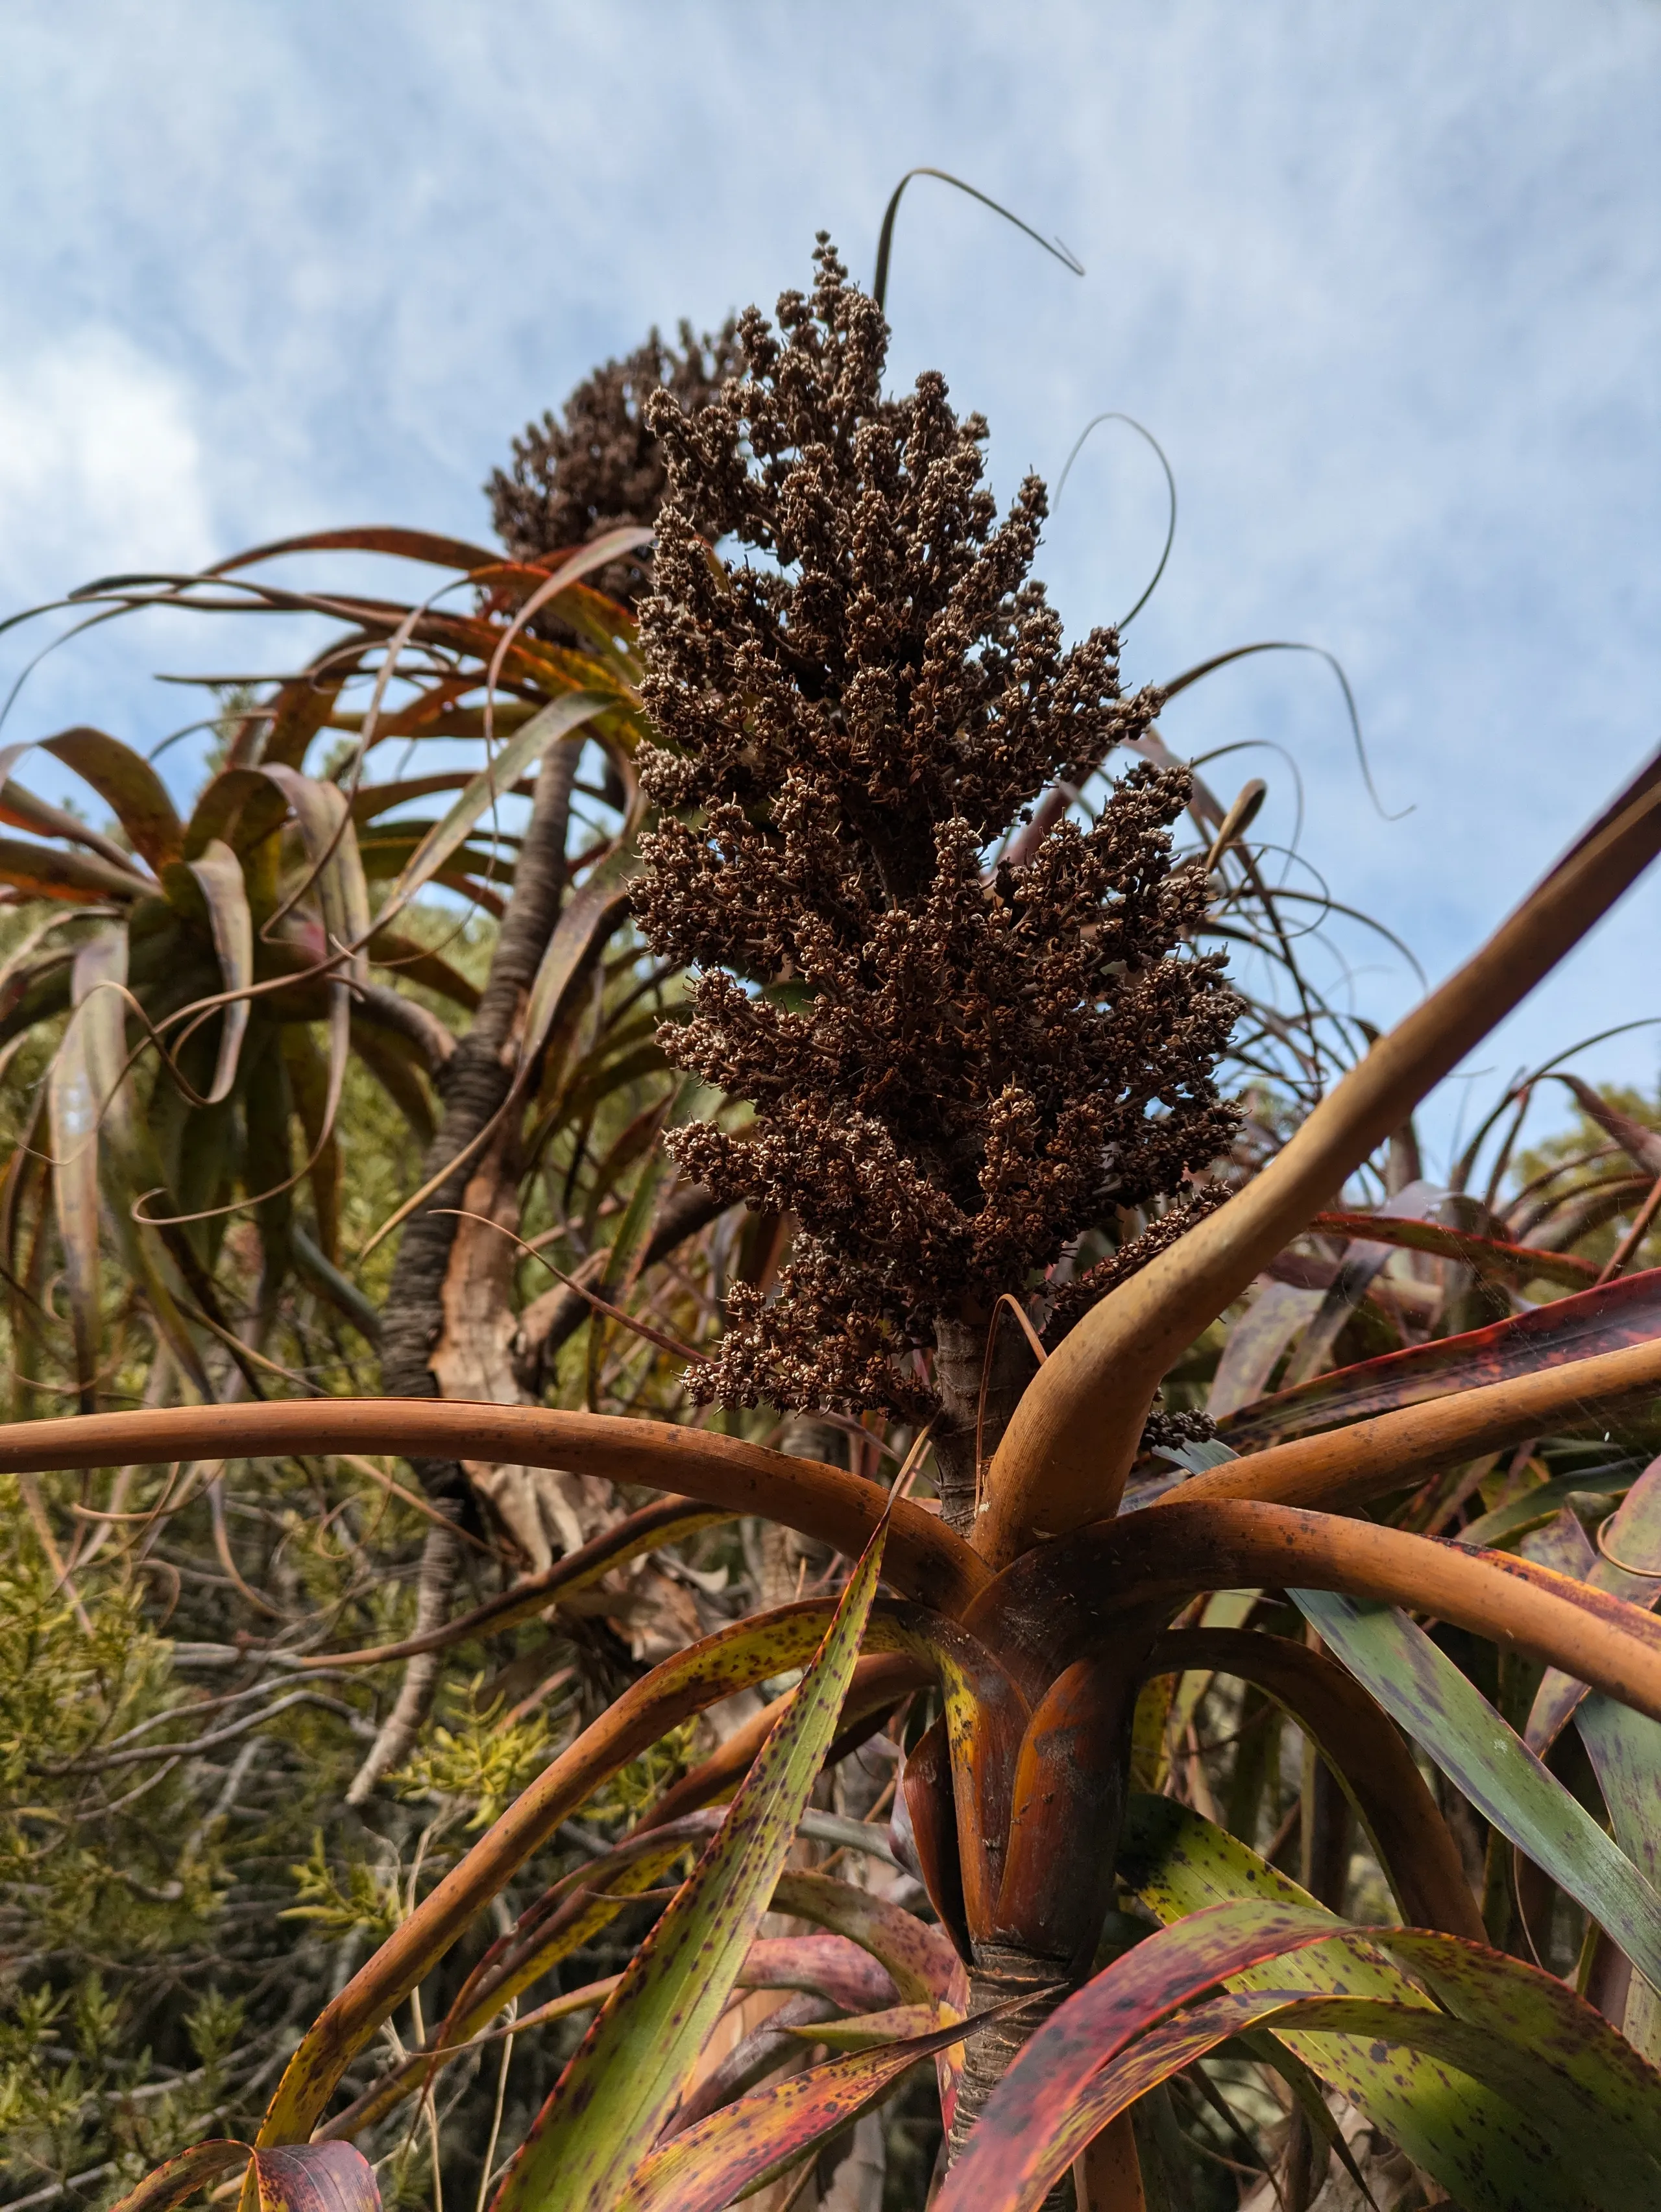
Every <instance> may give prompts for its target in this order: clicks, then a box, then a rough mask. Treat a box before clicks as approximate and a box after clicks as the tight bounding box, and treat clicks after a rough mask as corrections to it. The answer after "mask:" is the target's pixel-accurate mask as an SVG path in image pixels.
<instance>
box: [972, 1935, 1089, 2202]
mask: <svg viewBox="0 0 1661 2212" xmlns="http://www.w3.org/2000/svg"><path fill="white" fill-rule="evenodd" d="M1071 1976H1072V1967H1071V1966H1070V1963H1069V1962H1068V1960H1065V1959H1043V1958H1039V1957H1037V1955H1035V1954H1033V1953H1032V1952H1031V1951H1023V1950H1018V1949H1017V1948H1015V1947H1014V1946H1013V1944H1006V1943H982V1944H978V1945H977V1947H976V1951H975V1958H974V1962H973V1964H972V1965H971V1966H970V1970H969V2009H970V2013H977V2012H984V2011H985V2010H986V2009H987V2008H988V2007H989V2006H990V2005H996V2004H1002V2003H1004V2002H1006V2001H1007V1999H1008V1998H1010V1997H1013V1996H1019V1995H1020V1993H1021V1992H1022V1991H1023V1990H1030V1991H1031V2001H1030V2002H1028V2003H1026V2004H1024V2005H1023V2006H1021V2008H1019V2011H1016V2012H1009V2013H1005V2014H1004V2015H1003V2016H1002V2018H1001V2019H1000V2020H995V2021H988V2023H987V2025H986V2026H985V2027H983V2028H979V2029H977V2031H976V2033H974V2034H973V2035H971V2036H970V2038H969V2039H968V2041H967V2043H966V2044H965V2045H964V2065H963V2079H962V2080H961V2081H959V2083H958V2109H957V2112H956V2113H955V2114H954V2115H953V2118H952V2135H951V2141H950V2145H949V2148H948V2153H947V2155H948V2158H949V2159H950V2160H956V2159H957V2158H958V2154H960V2153H961V2151H962V2149H963V2147H964V2143H965V2142H966V2141H967V2140H968V2137H969V2132H970V2129H971V2128H972V2127H973V2126H974V2124H975V2123H976V2121H977V2119H979V2118H980V2116H981V2114H982V2112H983V2111H984V2110H985V2108H986V2103H987V2100H988V2099H989V2097H990V2096H991V2094H992V2092H993V2091H994V2090H995V2088H996V2087H997V2086H998V2084H999V2082H1000V2081H1002V2079H1003V2077H1004V2075H1006V2074H1007V2072H1008V2071H1009V2069H1010V2067H1011V2066H1012V2065H1013V2063H1014V2062H1015V2060H1016V2058H1017V2057H1019V2053H1020V2051H1022V2049H1023V2048H1024V2046H1025V2044H1026V2043H1027V2042H1028V2040H1029V2039H1031V2037H1032V2036H1033V2035H1035V2034H1036V2033H1037V2031H1038V2029H1039V2028H1041V2027H1043V2023H1044V2022H1045V2021H1047V2020H1048V2019H1049V2017H1050V2014H1051V2013H1053V2012H1054V2011H1055V2009H1056V2006H1057V2005H1059V2004H1060V2003H1061V2002H1062V1998H1063V1997H1065V1996H1068V1995H1069V1994H1070V1992H1071V1989H1072V1986H1073V1984H1072V1980H1071ZM1074 2201H1075V2199H1074V2191H1073V2183H1072V2180H1071V2179H1070V2177H1063V2179H1062V2180H1060V2181H1058V2182H1057V2183H1056V2185H1055V2187H1054V2188H1053V2189H1052V2190H1051V2191H1050V2193H1049V2195H1048V2196H1047V2197H1045V2198H1044V2200H1043V2212H1062V2209H1063V2208H1064V2207H1071V2206H1072V2205H1073V2203H1074Z"/></svg>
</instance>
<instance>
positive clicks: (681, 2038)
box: [497, 1530, 885, 2212]
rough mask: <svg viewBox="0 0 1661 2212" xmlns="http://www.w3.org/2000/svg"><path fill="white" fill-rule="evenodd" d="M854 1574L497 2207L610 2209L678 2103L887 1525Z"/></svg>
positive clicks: (819, 1756) (516, 2210)
mask: <svg viewBox="0 0 1661 2212" xmlns="http://www.w3.org/2000/svg"><path fill="white" fill-rule="evenodd" d="M884 1534H885V1530H884V1531H879V1534H878V1535H877V1536H876V1537H875V1538H873V1541H872V1543H871V1546H870V1547H869V1548H868V1550H867V1553H866V1555H865V1557H864V1559H862V1560H861V1562H860V1565H859V1566H858V1568H857V1569H856V1570H855V1574H854V1576H853V1577H852V1578H851V1580H850V1581H849V1585H848V1588H847V1590H846V1591H845V1593H844V1594H843V1601H842V1603H841V1604H840V1606H839V1607H837V1614H836V1618H835V1620H833V1621H832V1623H831V1629H830V1632H829V1633H828V1635H827V1636H826V1637H825V1639H824V1644H823V1646H822V1647H821V1649H820V1650H819V1653H818V1656H817V1657H816V1658H815V1660H814V1661H813V1663H812V1666H811V1667H810V1668H808V1670H807V1672H806V1674H805V1675H804V1676H803V1678H802V1680H801V1683H800V1687H799V1688H798V1690H797V1692H796V1696H795V1699H794V1702H793V1704H792V1705H791V1707H790V1710H789V1711H788V1713H787V1714H786V1715H785V1716H784V1717H783V1719H782V1720H781V1721H780V1723H779V1724H778V1726H777V1727H776V1729H774V1731H773V1734H772V1735H771V1736H770V1738H769V1739H768V1741H767V1745H766V1747H765V1748H764V1750H763V1752H762V1753H761V1754H760V1756H759V1757H758V1758H757V1760H756V1763H755V1765H753V1766H752V1767H751V1771H750V1773H749V1774H748V1776H747V1777H746V1778H745V1781H744V1783H743V1784H742V1785H741V1786H740V1788H739V1791H738V1794H737V1795H736V1796H735V1797H734V1798H733V1802H732V1805H731V1807H730V1808H729V1810H728V1813H727V1819H726V1820H725V1821H724V1822H723V1823H722V1825H721V1832H720V1833H719V1834H718V1835H717V1836H716V1837H715V1839H714V1841H713V1842H712V1843H711V1844H710V1845H709V1849H708V1850H707V1851H706V1852H705V1853H704V1856H703V1859H702V1860H701V1861H700V1863H699V1864H698V1867H697V1870H696V1872H695V1873H694V1874H693V1875H692V1876H691V1879H690V1880H689V1881H687V1882H686V1883H685V1884H684V1885H683V1887H681V1889H680V1890H679V1891H678V1893H677V1894H676V1896H675V1898H674V1899H673V1900H672V1902H671V1904H670V1905H669V1906H668V1908H667V1910H666V1911H665V1913H664V1915H663V1917H662V1918H661V1919H660V1921H659V1922H658V1923H657V1925H656V1927H655V1928H654V1929H653V1931H652V1933H651V1935H650V1936H648V1939H647V1941H646V1942H645V1943H644V1944H643V1945H642V1948H641V1949H640V1950H639V1951H638V1952H636V1954H635V1957H634V1958H633V1959H632V1960H630V1965H629V1966H628V1968H627V1970H626V1972H624V1978H623V1980H622V1982H621V1984H619V1986H618V1989H617V1990H616V1992H615V1993H614V1994H613V1996H611V1998H610V1999H609V2000H608V2002H607V2003H606V2005H605V2009H604V2010H603V2011H602V2012H601V2014H600V2015H599V2019H598V2020H596V2021H595V2022H594V2024H593V2027H591V2028H590V2029H589V2031H588V2033H587V2036H586V2037H585V2038H584V2039H583V2042H582V2044H581V2047H580V2048H579V2049H578V2051H577V2053H576V2055H575V2057H574V2058H573V2059H572V2060H571V2063H570V2064H569V2066H568V2067H567V2069H566V2070H565V2072H564V2074H563V2075H562V2076H561V2078H560V2081H559V2084H558V2086H557V2088H556V2089H555V2091H554V2093H553V2095H552V2096H551V2099H550V2100H549V2102H548V2104H547V2106H545V2108H544V2111H543V2113H542V2115H541V2117H540V2118H539V2119H538V2122H537V2124H536V2125H535V2127H534V2128H533V2129H532V2132H531V2135H530V2136H529V2137H528V2139H527V2140H526V2143H525V2145H524V2147H523V2148H522V2149H521V2150H520V2153H519V2154H518V2156H517V2157H516V2158H515V2160H514V2164H513V2166H511V2168H510V2169H509V2171H508V2178H507V2179H506V2180H505V2181H504V2182H503V2184H502V2191H501V2193H500V2195H499V2197H498V2198H497V2207H498V2212H532V2208H538V2207H540V2206H542V2205H545V2204H548V2205H557V2206H558V2207H559V2208H560V2212H579V2208H581V2212H610V2208H611V2206H612V2205H613V2203H615V2200H616V2198H617V2196H618V2192H619V2191H620V2190H621V2189H623V2188H624V2186H625V2185H626V2184H627V2183H628V2181H629V2179H630V2176H631V2175H632V2174H633V2173H634V2172H635V2171H636V2168H637V2167H638V2166H639V2165H640V2164H641V2161H642V2159H643V2157H644V2156H645V2155H646V2154H647V2153H648V2151H649V2149H650V2148H651V2145H652V2144H653V2142H654V2141H655V2140H656V2138H657V2136H658V2133H659V2131H660V2129H661V2127H662V2125H663V2124H664V2122H665V2121H666V2119H667V2118H668V2117H669V2114H670V2112H672V2110H673V2108H674V2106H675V2103H676V2101H677V2100H678V2097H679V2096H680V2094H681V2092H682V2090H683V2089H684V2086H685V2083H686V2081H687V2080H688V2079H689V2077H690V2075H691V2071H692V2069H693V2067H694V2065H695V2064H696V2063H697V2057H698V2053H699V2051H701V2050H702V2049H703V2044H704V2042H705V2041H706V2039H708V2036H709V2032H710V2030H711V2029H712V2028H713V2027H714V2026H715V2022H716V2021H717V2020H718V2019H719V2018H720V2016H721V2011H722V2008H724V2006H725V2004H726V2002H727V1996H728V1995H729V1993H730V1991H731V1990H732V1988H733V1983H734V1981H735V1979H736V1978H737V1975H738V1972H739V1967H740V1966H742V1964H743V1960H744V1955H745V1952H746V1950H747V1949H748V1948H749V1945H750V1942H751V1937H752V1936H755V1935H756V1934H757V1931H758V1929H759V1928H760V1925H761V1922H762V1918H763V1917H764V1914H765V1913H766V1911H768V1909H769V1906H770V1903H771V1900H772V1896H773V1890H774V1886H775V1884H776V1881H777V1879H778V1876H779V1874H780V1871H781V1869H782V1867H783V1864H784V1860H785V1857H786V1854H787V1853H788V1850H789V1848H790V1844H791V1842H792V1840H793V1839H794V1834H795V1829H796V1823H797V1821H798V1820H800V1817H801V1814H802V1813H803V1811H804V1809H805V1808H806V1804H807V1800H808V1797H809V1796H810V1794H811V1792H812V1787H813V1784H814V1782H815V1780H816V1779H817V1778H818V1771H819V1765H820V1762H821V1761H822V1760H823V1759H824V1753H825V1752H826V1751H827V1750H828V1749H829V1747H830V1745H831V1739H832V1737H833V1735H835V1732H836V1726H837V1717H838V1716H839V1714H840V1712H841V1710H842V1700H843V1692H845V1690H846V1689H847V1686H848V1683H849V1679H850V1678H851V1676H852V1674H853V1671H854V1667H855V1661H856V1660H857V1658H858V1656H859V1649H860V1640H861V1637H862V1635H863V1633H864V1631H865V1624H866V1621H867V1617H868V1615H869V1613H870V1610H871V1604H872V1601H873V1598H874V1597H875V1595H876V1591H877V1580H878V1574H879V1569H880V1566H881V1563H882V1549H883V1536H884Z"/></svg>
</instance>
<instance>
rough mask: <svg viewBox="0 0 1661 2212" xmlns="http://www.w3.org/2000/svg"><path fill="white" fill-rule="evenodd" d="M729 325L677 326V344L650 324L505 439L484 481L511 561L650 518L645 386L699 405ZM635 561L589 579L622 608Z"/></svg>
mask: <svg viewBox="0 0 1661 2212" xmlns="http://www.w3.org/2000/svg"><path fill="white" fill-rule="evenodd" d="M738 363H739V356H738V349H737V344H736V333H735V329H734V325H733V323H732V322H731V321H728V322H727V323H726V324H725V325H723V326H722V328H721V329H720V330H719V331H715V333H714V335H713V336H710V335H707V334H706V335H705V336H704V337H702V338H700V337H697V335H696V334H695V333H694V331H693V329H692V326H691V324H690V323H685V322H683V323H682V325H680V344H679V347H678V349H677V348H675V347H673V346H666V345H665V344H664V343H663V341H662V339H661V338H660V337H659V335H658V333H657V332H656V331H653V332H652V333H651V335H650V336H649V337H648V339H647V341H646V343H645V344H644V345H642V346H637V347H636V349H635V351H634V352H633V353H631V354H628V355H625V356H624V358H623V359H622V360H621V361H608V362H605V365H604V366H603V367H602V368H597V369H595V370H594V372H593V374H592V375H591V376H587V377H585V378H584V379H583V380H582V382H581V384H579V385H578V386H576V387H575V390H574V391H573V392H572V393H571V395H570V397H569V398H568V399H567V400H566V402H565V404H564V406H563V408H562V409H561V410H560V412H559V414H558V415H555V414H554V413H553V412H552V411H551V410H549V411H547V412H545V414H544V415H543V416H542V419H541V421H540V422H530V423H527V424H526V428H525V430H524V432H523V433H522V435H520V436H519V437H517V438H515V439H514V458H513V465H512V467H511V469H508V470H503V469H497V470H496V471H494V472H493V473H492V475H491V477H490V482H489V483H487V484H486V485H485V487H484V489H485V492H486V495H488V497H489V499H490V514H491V520H493V522H494V523H495V526H496V534H497V536H498V537H499V538H501V539H502V543H503V544H504V545H506V546H507V548H508V551H509V552H510V553H511V554H512V555H513V556H514V559H515V560H519V561H536V560H539V559H541V558H542V557H543V556H545V555H546V554H550V553H560V552H563V551H565V550H567V549H568V548H569V547H571V546H573V545H581V544H586V543H587V540H588V539H589V538H596V537H598V536H599V534H600V532H602V531H605V530H610V529H611V528H613V527H615V526H616V525H618V523H625V522H648V523H649V522H652V521H654V520H655V519H656V516H657V512H658V509H659V507H660V506H661V505H662V503H663V495H664V489H665V486H666V481H667V479H666V472H665V469H664V464H663V457H662V455H661V453H660V452H659V451H658V443H657V440H656V439H655V438H654V436H653V435H652V433H651V431H650V429H649V428H648V427H647V422H646V405H647V402H648V399H649V398H651V397H652V395H653V393H654V392H670V393H672V395H673V397H674V398H675V400H676V401H677V402H678V404H679V405H681V406H683V407H685V408H688V409H693V408H698V407H702V406H703V405H704V404H706V403H707V402H708V401H709V399H710V398H712V397H713V396H714V395H715V392H718V391H719V389H720V388H721V383H722V381H723V380H724V379H725V378H727V376H729V375H730V374H732V373H733V369H734V368H736V367H737V366H738ZM646 574H648V567H647V565H646V564H645V563H644V562H641V561H634V562H616V563H614V564H613V566H612V567H611V568H608V569H605V570H604V571H602V572H601V574H600V575H599V577H598V578H596V579H595V581H596V582H597V583H598V584H599V587H600V588H601V589H602V590H604V591H608V592H611V595H612V596H613V597H614V598H619V599H623V600H624V603H625V604H629V605H632V603H633V601H634V599H635V598H636V595H637V593H638V592H639V591H640V589H641V587H642V582H643V580H644V578H645V576H646Z"/></svg>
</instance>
